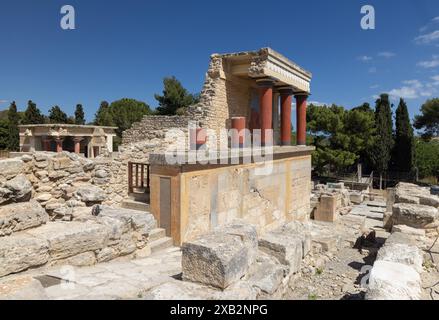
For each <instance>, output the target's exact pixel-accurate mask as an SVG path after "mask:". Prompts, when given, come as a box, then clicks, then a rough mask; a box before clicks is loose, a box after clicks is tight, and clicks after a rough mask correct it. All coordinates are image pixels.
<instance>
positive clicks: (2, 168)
mask: <svg viewBox="0 0 439 320" xmlns="http://www.w3.org/2000/svg"><path fill="white" fill-rule="evenodd" d="M23 169H24V162H23V161H22V160H20V159H18V158H14V159H4V160H0V176H3V177H6V178H8V177H14V176H16V175H18V174H20V173H22V172H23Z"/></svg>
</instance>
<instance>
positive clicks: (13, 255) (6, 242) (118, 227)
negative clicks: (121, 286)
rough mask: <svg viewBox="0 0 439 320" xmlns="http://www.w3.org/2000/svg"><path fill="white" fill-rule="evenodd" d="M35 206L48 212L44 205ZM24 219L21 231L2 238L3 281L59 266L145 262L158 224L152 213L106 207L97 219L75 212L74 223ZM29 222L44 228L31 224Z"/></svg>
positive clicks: (84, 211)
mask: <svg viewBox="0 0 439 320" xmlns="http://www.w3.org/2000/svg"><path fill="white" fill-rule="evenodd" d="M29 204H31V205H34V206H35V207H39V208H40V211H43V212H44V210H43V209H42V207H41V206H40V205H39V204H38V203H32V202H30V203H29ZM6 207H7V206H5V207H4V208H6ZM19 214H21V215H23V214H26V215H27V217H26V219H23V218H22V217H17V216H16V217H15V218H16V219H15V221H16V223H17V225H19V226H20V228H15V229H13V230H12V232H10V233H9V235H7V236H4V237H0V277H3V276H6V275H8V274H11V273H17V272H21V271H24V270H27V269H29V268H35V267H43V266H51V265H55V264H62V265H71V266H89V265H93V264H95V263H99V262H105V261H110V260H112V259H115V258H117V257H121V256H129V255H132V256H138V257H144V256H147V255H149V254H150V248H149V247H148V243H149V234H150V232H151V230H153V229H154V228H155V227H156V225H157V223H156V221H155V219H154V217H153V216H152V215H151V214H147V213H144V212H138V211H133V210H127V209H120V208H118V209H113V208H111V207H105V206H104V207H99V208H95V209H94V215H93V214H92V208H75V209H74V213H73V221H71V222H66V221H57V222H48V221H47V218H46V219H38V218H37V217H41V216H43V217H44V214H45V213H44V214H43V215H41V212H37V211H36V210H34V211H31V210H27V211H24V212H23V211H22V212H17V215H19ZM46 216H47V214H46ZM0 218H1V219H4V218H5V217H4V216H2V215H1V214H0ZM29 220H32V221H39V223H37V224H35V223H34V224H26V223H25V222H26V221H29ZM0 231H1V229H0Z"/></svg>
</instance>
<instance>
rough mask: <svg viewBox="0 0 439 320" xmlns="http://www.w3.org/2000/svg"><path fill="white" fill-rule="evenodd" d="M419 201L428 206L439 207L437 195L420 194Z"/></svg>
mask: <svg viewBox="0 0 439 320" xmlns="http://www.w3.org/2000/svg"><path fill="white" fill-rule="evenodd" d="M419 203H420V204H423V205H426V206H432V207H435V208H439V197H438V196H435V195H426V196H420V197H419Z"/></svg>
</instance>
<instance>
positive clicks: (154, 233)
mask: <svg viewBox="0 0 439 320" xmlns="http://www.w3.org/2000/svg"><path fill="white" fill-rule="evenodd" d="M165 237H166V230H165V229H162V228H156V229H153V230H151V232H150V233H149V241H155V240H158V239H161V238H165Z"/></svg>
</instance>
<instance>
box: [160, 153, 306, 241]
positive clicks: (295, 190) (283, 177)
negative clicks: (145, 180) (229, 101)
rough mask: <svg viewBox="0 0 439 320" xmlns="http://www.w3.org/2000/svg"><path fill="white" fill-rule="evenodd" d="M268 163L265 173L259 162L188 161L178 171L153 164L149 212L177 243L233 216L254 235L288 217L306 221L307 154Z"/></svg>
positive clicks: (271, 227)
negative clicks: (205, 163) (254, 231)
mask: <svg viewBox="0 0 439 320" xmlns="http://www.w3.org/2000/svg"><path fill="white" fill-rule="evenodd" d="M272 164H273V167H272V168H271V169H272V170H271V171H270V172H264V164H263V163H253V164H241V165H229V166H219V167H215V168H213V167H209V166H202V165H200V166H195V168H194V169H190V166H191V165H189V167H188V168H186V169H181V170H180V169H175V168H174V167H172V166H161V165H158V166H155V165H153V166H152V167H151V213H152V214H154V216H155V217H156V219H157V220H158V221H161V227H163V228H168V232H170V234H171V236H172V238H173V239H174V241H175V244H177V245H179V244H181V243H183V242H184V241H188V240H191V239H194V238H196V237H197V236H199V235H201V234H204V233H207V232H209V231H211V230H212V229H213V228H215V227H217V226H221V225H226V224H228V223H230V222H231V221H233V220H235V219H242V220H243V221H244V222H246V223H249V224H252V225H255V226H256V228H257V231H258V233H259V234H261V233H263V232H265V231H270V230H273V229H275V228H277V227H279V226H281V225H282V224H283V223H285V222H288V221H293V220H306V219H307V218H308V213H309V209H310V202H309V201H310V198H309V192H310V188H311V187H310V184H311V156H296V157H294V155H292V156H291V157H289V158H285V159H282V160H275V161H273V163H272ZM166 176H168V177H166ZM168 198H169V199H172V201H170V200H167V199H168ZM166 208H169V210H165V209H166ZM166 221H168V223H166ZM165 224H166V225H165Z"/></svg>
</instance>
